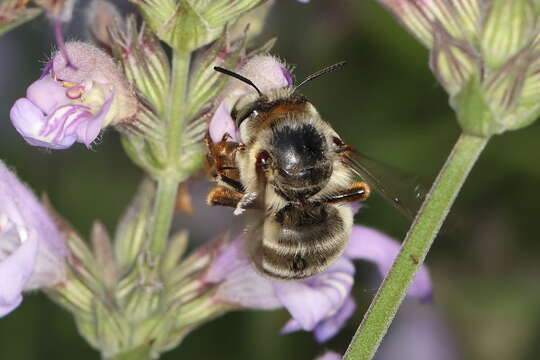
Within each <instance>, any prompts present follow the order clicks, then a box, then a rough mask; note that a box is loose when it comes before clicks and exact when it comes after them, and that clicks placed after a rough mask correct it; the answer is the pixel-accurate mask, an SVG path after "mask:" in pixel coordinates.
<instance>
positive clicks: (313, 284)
mask: <svg viewBox="0 0 540 360" xmlns="http://www.w3.org/2000/svg"><path fill="white" fill-rule="evenodd" d="M353 275H354V266H353V264H352V263H351V262H350V261H348V260H347V259H344V258H340V259H338V260H337V261H336V262H335V263H334V264H333V265H332V266H331V267H330V268H328V270H326V271H325V272H323V273H321V274H318V275H315V276H313V277H311V278H308V279H306V280H302V281H287V282H281V281H274V282H273V283H274V289H275V294H276V296H277V298H278V299H279V300H280V302H281V303H282V304H283V306H285V308H286V309H287V310H288V311H289V313H290V314H291V316H292V317H293V318H294V319H295V320H296V321H297V322H298V323H299V324H300V326H301V328H302V329H304V330H307V331H312V330H313V329H315V327H316V326H317V325H318V324H319V323H320V322H321V321H322V320H324V319H326V318H328V317H330V316H332V315H334V314H335V313H336V312H337V311H338V310H339V309H340V308H341V306H342V305H343V303H344V301H345V298H346V297H347V295H349V293H350V291H351V287H352V284H353V280H354V279H353Z"/></svg>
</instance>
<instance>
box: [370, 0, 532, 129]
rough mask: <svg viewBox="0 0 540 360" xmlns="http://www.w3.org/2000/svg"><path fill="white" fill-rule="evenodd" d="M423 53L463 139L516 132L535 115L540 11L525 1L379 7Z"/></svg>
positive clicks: (414, 1)
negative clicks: (421, 46)
mask: <svg viewBox="0 0 540 360" xmlns="http://www.w3.org/2000/svg"><path fill="white" fill-rule="evenodd" d="M380 2H381V3H382V4H383V5H385V6H386V7H387V8H389V9H390V10H391V12H392V13H393V14H394V15H395V16H396V17H397V18H398V20H399V21H400V22H401V23H402V24H403V25H404V26H405V27H406V28H407V29H408V30H409V31H410V32H411V33H412V34H414V35H415V36H416V37H417V38H418V39H419V40H420V41H421V42H422V43H423V44H424V45H426V46H427V47H428V48H430V49H431V60H430V65H431V69H432V70H433V73H434V74H435V76H436V77H437V79H438V80H439V82H440V83H441V84H442V85H443V87H444V88H445V89H446V91H447V92H448V94H449V95H450V104H451V106H452V107H453V108H454V110H455V111H456V113H457V115H458V121H459V123H460V125H461V126H462V127H463V129H464V131H465V132H467V133H470V134H474V135H478V136H490V135H494V134H500V133H503V132H505V131H507V130H514V129H519V128H522V127H524V126H527V125H529V124H531V123H532V122H534V121H535V120H536V117H537V116H538V114H540V92H539V91H538V89H539V88H540V77H539V76H538V75H537V71H538V64H539V63H540V52H539V51H538V44H539V37H540V22H539V20H540V18H539V15H540V9H539V6H538V4H537V2H533V1H529V0H512V1H508V0H493V1H486V0H380Z"/></svg>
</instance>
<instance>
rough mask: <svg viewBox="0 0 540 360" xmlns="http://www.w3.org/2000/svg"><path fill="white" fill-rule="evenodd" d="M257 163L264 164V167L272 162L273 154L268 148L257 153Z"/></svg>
mask: <svg viewBox="0 0 540 360" xmlns="http://www.w3.org/2000/svg"><path fill="white" fill-rule="evenodd" d="M257 164H259V165H260V166H262V167H263V168H264V169H266V168H268V166H270V164H272V156H270V153H269V152H268V151H266V150H263V151H261V152H259V153H258V154H257Z"/></svg>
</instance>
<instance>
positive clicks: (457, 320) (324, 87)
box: [0, 0, 540, 360]
mask: <svg viewBox="0 0 540 360" xmlns="http://www.w3.org/2000/svg"><path fill="white" fill-rule="evenodd" d="M81 16H82V9H80V8H79V9H78V14H77V17H76V18H77V19H78V20H77V21H74V22H73V23H72V24H71V25H70V27H69V28H68V34H70V35H68V38H81V37H82V35H73V34H77V33H79V34H81V33H82V32H81V29H82V20H81ZM51 35H52V31H50V27H49V25H48V22H47V20H46V19H45V18H44V17H40V18H38V19H37V20H34V21H33V22H31V23H29V24H26V25H25V26H23V27H21V28H18V29H16V30H14V31H12V32H10V33H8V34H7V35H5V36H3V37H1V38H0V69H1V70H2V71H1V73H0V158H1V159H2V160H4V161H5V162H6V163H7V164H8V165H9V166H12V167H15V168H16V170H17V173H18V175H19V176H20V177H21V178H22V179H24V181H26V182H27V183H29V184H30V185H31V186H32V187H33V188H34V189H35V190H36V192H38V193H41V192H44V191H46V192H47V193H48V194H49V196H50V197H51V199H52V200H53V202H54V204H55V206H56V207H57V209H58V210H59V211H60V212H61V213H62V214H64V215H65V216H66V217H67V218H68V219H69V220H70V221H71V222H72V223H73V224H74V225H75V227H76V228H77V229H78V230H79V231H80V232H81V233H82V234H88V232H89V229H90V226H91V223H92V222H93V221H94V220H95V219H101V220H102V221H103V222H104V223H105V224H106V226H107V227H108V229H109V230H110V231H113V230H114V226H115V223H116V219H117V218H118V217H119V216H120V215H121V213H122V211H123V209H124V208H125V207H126V205H127V203H128V202H129V200H130V197H131V196H132V195H133V192H134V190H135V188H136V186H137V184H138V181H139V180H140V178H141V174H142V173H141V171H140V170H139V169H138V168H136V167H135V166H134V165H132V164H131V163H130V162H129V160H128V159H127V157H126V156H125V154H124V151H123V150H122V148H121V146H120V144H119V141H118V140H119V137H118V134H116V133H115V132H114V131H107V132H106V133H105V135H104V136H103V138H102V140H101V143H100V144H99V145H97V146H94V148H93V150H91V151H89V150H87V149H85V148H84V147H83V146H81V145H78V146H74V147H73V148H71V149H69V150H65V151H55V152H50V151H44V150H42V149H38V148H33V147H30V146H27V145H26V144H25V143H24V141H23V140H22V138H21V137H20V136H18V134H17V133H16V131H15V130H14V128H13V127H12V126H11V124H10V121H9V109H10V107H11V105H12V104H13V103H14V101H15V100H16V99H17V98H19V97H22V96H24V93H25V88H26V87H27V86H28V85H29V84H30V83H31V82H32V81H34V80H35V79H36V78H37V77H38V76H39V73H40V68H41V65H42V64H41V61H43V60H44V59H46V57H47V56H48V54H49V51H50V50H49V49H50V47H51V46H52V45H53V39H52V37H51ZM272 36H278V42H277V45H276V47H275V48H274V52H275V53H276V54H278V55H279V56H280V57H281V58H283V59H286V60H287V61H288V62H289V63H292V64H296V65H297V68H296V72H295V73H296V76H297V77H298V78H303V77H304V76H306V75H308V74H309V73H312V72H314V71H316V70H319V69H320V68H322V67H323V66H326V65H329V64H333V63H335V62H338V61H340V60H344V59H345V60H347V61H348V63H349V64H348V66H347V67H346V68H345V69H344V70H342V71H340V72H337V73H334V74H332V75H330V76H326V77H325V78H324V79H320V80H318V81H314V82H312V83H311V84H310V85H309V86H306V87H304V89H303V92H304V94H305V95H306V96H308V97H309V98H310V99H311V100H312V102H313V103H314V104H315V105H316V106H317V107H318V109H319V111H320V112H321V113H322V115H323V116H324V117H325V118H326V119H328V120H329V121H330V122H331V123H332V125H333V126H334V127H335V128H336V130H338V132H340V133H341V134H342V135H343V137H344V138H345V139H347V140H348V141H349V142H350V143H352V144H353V145H354V146H355V147H356V148H358V149H360V150H361V151H363V152H364V153H367V154H369V155H370V156H372V157H375V158H377V159H379V160H382V161H383V162H386V163H388V164H392V165H393V166H396V167H399V168H401V169H404V170H406V171H407V172H409V173H412V174H417V175H419V176H420V177H421V178H423V179H424V181H425V182H426V183H428V184H429V183H430V182H431V181H432V179H433V178H434V177H435V175H436V174H437V172H438V170H439V169H440V168H441V166H442V164H443V162H444V159H445V158H446V156H447V154H448V153H449V151H450V149H451V147H452V145H453V143H454V141H455V140H456V138H457V137H458V135H459V132H460V129H459V127H458V125H457V123H456V120H455V118H454V115H453V113H452V111H451V110H450V108H449V106H448V105H447V97H446V94H445V93H444V91H443V90H442V89H441V87H440V86H439V85H438V84H437V82H436V81H435V80H434V77H433V76H432V74H431V73H430V71H429V68H428V66H427V61H428V53H427V50H426V49H424V48H422V47H421V46H420V45H419V44H418V43H417V42H416V41H415V40H414V39H413V38H412V37H411V36H410V35H409V34H407V33H406V32H405V31H404V30H403V29H402V28H401V27H400V26H399V25H398V24H397V23H396V21H395V20H394V19H393V18H391V17H390V15H389V14H388V13H387V12H386V11H385V10H384V9H383V8H382V7H381V6H379V5H378V4H377V3H376V1H372V0H363V1H353V0H350V1H344V0H340V1H324V0H313V1H312V3H311V4H307V5H306V4H300V3H297V2H296V1H293V0H279V1H278V3H277V4H276V6H275V8H274V11H273V12H272V14H271V17H270V22H269V24H268V26H267V28H266V31H265V32H264V33H263V35H262V38H263V39H268V38H270V37H272ZM539 137H540V127H539V126H538V125H533V126H531V127H529V128H527V129H524V130H521V131H517V132H512V133H508V134H504V135H503V136H498V137H496V138H494V139H493V140H492V142H491V143H490V144H489V146H488V148H487V150H486V151H485V153H484V154H483V155H482V157H481V159H480V161H479V162H478V164H477V166H476V167H475V169H474V170H473V172H472V173H471V176H470V178H469V180H468V181H467V183H466V185H465V187H464V189H463V191H462V193H461V195H460V197H459V199H458V200H457V203H456V205H455V207H454V211H453V215H452V225H451V226H448V227H447V228H446V229H445V231H444V232H443V234H442V235H441V236H439V238H437V240H436V241H435V244H434V246H433V249H432V251H431V252H430V254H429V256H428V259H427V263H428V265H429V267H430V269H431V272H432V276H433V282H434V292H435V304H434V305H433V306H432V305H425V306H424V307H419V305H418V304H416V303H412V302H409V303H408V305H407V307H405V308H404V309H403V310H402V311H401V312H400V314H399V323H397V324H396V325H395V326H393V327H392V329H391V330H392V331H391V334H390V337H389V338H388V339H389V340H388V341H386V343H385V344H383V351H382V352H381V354H380V359H386V360H393V359H405V360H406V359H413V358H414V359H426V360H427V359H429V357H422V356H421V354H420V353H419V352H412V353H411V354H414V355H408V354H409V352H410V351H413V350H414V349H424V350H425V349H426V348H429V346H431V345H433V344H437V345H436V346H435V348H436V351H438V352H439V356H437V358H438V359H454V358H456V359H475V360H484V359H486V360H488V359H490V360H491V359H501V360H505V359H508V360H516V359H523V360H525V359H537V358H538V355H537V353H538V351H539V350H540V343H539V342H538V339H539V338H540V283H539V278H540V266H539V260H540V255H539V254H538V253H539V250H540V244H539V242H538V239H539V235H538V228H539V223H538V215H539V213H538V209H539V207H540V206H539V202H540V191H539V186H538V184H539V183H540V166H539V161H538V155H537V153H538V151H537V149H538V138H539ZM192 189H195V190H197V189H198V191H196V192H195V194H194V197H195V199H194V200H195V201H196V202H198V203H202V202H203V197H204V193H203V191H204V189H205V187H204V186H201V185H192ZM198 209H200V210H199V211H205V210H204V207H203V206H202V205H201V206H199V207H198ZM219 214H222V216H223V217H222V218H223V219H224V220H223V221H222V222H224V223H226V222H228V221H229V219H230V217H229V214H228V213H227V212H220V213H219ZM182 218H183V219H182ZM182 221H183V222H191V223H195V224H197V213H195V214H194V215H193V216H191V217H189V218H188V215H180V218H179V219H178V224H179V223H180V222H182ZM356 221H357V222H358V223H362V224H365V225H368V226H373V227H375V228H378V229H381V230H383V231H385V232H387V233H388V234H391V235H392V236H394V237H396V238H397V239H402V238H403V236H404V234H405V232H406V230H407V228H408V226H409V223H408V221H407V220H406V219H404V218H402V217H400V216H399V215H398V213H397V212H396V211H395V210H394V209H392V208H391V207H390V206H388V205H387V204H386V203H385V202H384V201H383V200H381V199H379V198H375V197H374V198H372V199H370V200H369V201H368V204H367V207H366V208H365V209H364V210H363V211H362V213H361V214H360V215H359V216H357V218H356ZM178 226H179V225H178ZM218 230H219V229H217V228H216V229H214V232H217V231H218ZM192 233H193V236H192V238H193V241H194V242H197V241H198V242H203V241H206V240H207V239H208V237H209V236H211V235H212V234H211V233H202V232H200V231H197V230H196V226H195V228H194V230H193V232H192ZM357 269H358V276H357V282H356V284H355V288H354V293H355V298H356V299H357V302H358V303H359V310H358V311H357V312H356V313H355V315H354V316H353V318H352V319H351V320H350V321H349V323H348V325H347V327H346V328H345V329H344V330H343V331H342V332H341V333H340V334H339V336H337V337H336V338H334V339H333V340H331V341H330V342H329V343H328V344H325V345H324V346H320V345H317V344H316V342H315V341H314V340H313V338H312V335H311V334H309V333H303V332H300V333H295V334H291V335H285V336H281V335H279V334H278V331H279V329H280V327H281V326H282V325H283V324H284V323H285V322H286V320H287V319H288V315H287V313H286V312H285V311H276V312H247V311H246V312H237V313H231V314H228V315H226V316H224V317H222V318H220V319H218V320H217V321H214V322H212V323H210V324H207V325H205V326H204V327H202V328H201V329H199V330H197V331H196V332H194V333H192V334H191V335H189V336H188V337H187V339H186V340H185V342H184V343H183V344H182V346H181V347H180V348H178V349H176V350H175V351H172V352H170V353H168V354H166V355H165V356H163V358H164V359H299V360H300V359H301V360H308V359H313V358H314V357H315V356H316V355H317V354H320V353H321V352H322V351H323V349H333V350H335V351H338V352H340V353H343V352H344V350H345V348H346V345H347V343H348V341H349V340H350V338H351V336H352V335H353V333H354V330H355V328H356V327H357V325H358V324H359V322H360V320H361V318H362V315H363V312H364V311H365V309H366V307H367V304H369V301H370V299H371V297H372V296H373V294H374V292H375V291H376V285H377V282H374V281H373V277H374V271H373V270H374V267H373V266H372V265H370V264H367V263H365V264H364V263H360V264H358V268H357ZM419 323H427V324H428V325H426V324H424V325H425V326H424V328H423V330H422V329H419V328H418V324H419ZM429 324H431V325H429ZM433 324H436V325H433ZM426 326H427V329H432V328H431V327H430V326H434V328H437V329H438V330H437V331H429V330H428V331H427V332H426ZM439 330H440V331H439ZM422 331H423V332H422ZM396 344H397V345H399V344H401V345H399V346H397V345H396ZM430 344H431V345H430ZM396 346H397V348H399V349H400V350H401V353H400V352H398V353H397V354H398V355H395V353H392V349H393V348H396ZM418 351H420V352H422V351H423V350H418ZM392 354H394V355H392ZM72 358H77V359H79V360H84V359H96V358H98V354H97V353H96V352H94V350H92V349H91V348H90V347H89V346H88V345H87V344H86V343H85V342H84V340H82V339H81V338H80V337H79V336H78V334H77V330H76V328H75V325H74V323H73V321H72V319H71V317H70V315H69V314H68V313H66V312H64V311H63V310H61V309H60V308H58V307H57V306H56V305H54V304H52V303H51V302H50V301H49V300H48V299H46V297H45V296H43V295H41V294H31V295H27V296H26V298H25V301H24V302H23V305H22V306H21V307H20V308H19V309H17V311H15V312H14V313H12V314H10V315H9V316H7V317H6V318H4V319H1V320H0V359H6V360H7V359H17V360H18V359H21V360H23V359H24V360H26V359H28V360H30V359H72ZM432 358H433V359H435V358H434V357H432Z"/></svg>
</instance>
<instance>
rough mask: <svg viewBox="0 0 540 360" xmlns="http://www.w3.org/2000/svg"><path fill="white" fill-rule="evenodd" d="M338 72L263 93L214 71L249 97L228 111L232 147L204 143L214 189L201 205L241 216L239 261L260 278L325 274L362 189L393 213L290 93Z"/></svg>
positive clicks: (331, 134)
mask: <svg viewBox="0 0 540 360" xmlns="http://www.w3.org/2000/svg"><path fill="white" fill-rule="evenodd" d="M274 61H275V60H274ZM343 64H344V63H339V64H336V65H333V66H331V67H329V68H326V69H324V70H321V71H319V72H317V73H315V74H313V75H311V76H309V77H308V78H306V80H304V81H303V82H302V83H300V85H298V86H296V87H292V86H287V87H282V88H276V89H271V90H268V91H264V92H262V91H261V90H259V88H258V87H257V85H256V84H255V83H254V82H252V81H251V80H250V79H248V78H246V77H244V76H242V75H240V74H238V73H234V72H232V71H229V70H226V69H223V68H215V70H217V71H219V72H222V73H224V74H226V75H229V76H232V77H234V78H236V79H238V80H240V81H242V82H244V83H245V84H248V85H249V86H251V87H252V88H253V89H254V90H255V91H252V93H250V94H246V95H243V96H241V97H240V98H239V99H238V101H237V102H236V104H235V105H234V106H233V108H232V111H231V117H232V118H233V119H234V121H235V124H236V128H237V129H238V132H239V140H240V141H235V140H233V139H232V138H231V136H229V135H227V134H226V135H225V136H224V137H223V138H222V139H221V141H217V142H213V141H212V140H211V139H210V137H207V145H208V165H209V168H210V169H211V173H212V175H213V178H214V179H215V181H216V182H217V183H218V184H217V185H216V186H215V187H214V188H213V189H211V191H210V192H209V194H208V203H209V204H210V205H221V206H229V207H234V208H236V209H237V211H243V210H244V209H246V210H248V211H247V214H248V217H249V218H250V219H249V221H248V226H247V229H246V237H245V241H246V243H245V245H246V249H247V254H248V256H249V258H250V259H251V260H252V262H253V265H254V266H255V268H256V269H257V270H258V271H259V272H260V273H262V274H263V275H265V276H268V277H271V278H274V279H282V280H293V279H302V278H306V277H309V276H312V275H314V274H317V273H319V272H321V271H323V270H325V269H326V268H327V267H328V266H330V265H331V264H332V263H333V262H334V260H336V259H337V258H338V257H339V256H340V255H341V253H342V252H343V250H344V248H345V245H346V243H347V240H348V238H349V236H350V233H351V230H352V225H353V213H352V210H351V207H350V206H346V205H347V204H348V203H351V202H357V201H363V200H365V199H366V198H367V197H368V196H369V195H370V189H371V186H370V185H373V186H374V188H375V189H376V190H379V191H380V192H382V193H383V194H384V195H386V196H387V197H390V198H392V200H393V201H394V203H395V204H397V205H398V206H400V207H401V204H400V199H399V197H397V196H392V194H390V193H388V191H387V190H386V189H385V188H384V187H383V186H382V184H381V183H380V182H379V179H377V178H376V177H375V176H374V175H372V173H371V172H370V171H368V169H367V168H366V167H365V166H363V164H362V162H361V161H358V158H357V155H355V154H354V153H355V152H354V151H353V149H352V148H351V147H350V146H348V145H347V144H346V143H345V142H344V141H343V140H342V139H341V137H340V136H339V134H338V133H337V132H336V131H335V130H334V129H333V128H332V127H331V126H330V124H328V122H326V121H324V120H323V119H322V118H321V116H320V115H319V113H318V112H317V110H316V109H315V107H314V106H313V105H312V104H311V102H309V100H307V99H306V98H305V97H304V96H303V95H301V94H300V93H299V92H298V91H297V88H298V87H299V86H301V85H303V84H305V83H306V82H308V81H310V80H313V79H315V78H317V77H319V76H321V75H323V74H326V73H328V72H330V71H333V70H335V69H337V68H339V67H341V66H342V65H343ZM359 176H360V177H361V179H363V180H364V181H360V180H359V178H358V177H359ZM403 208H404V209H406V208H405V207H403Z"/></svg>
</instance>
